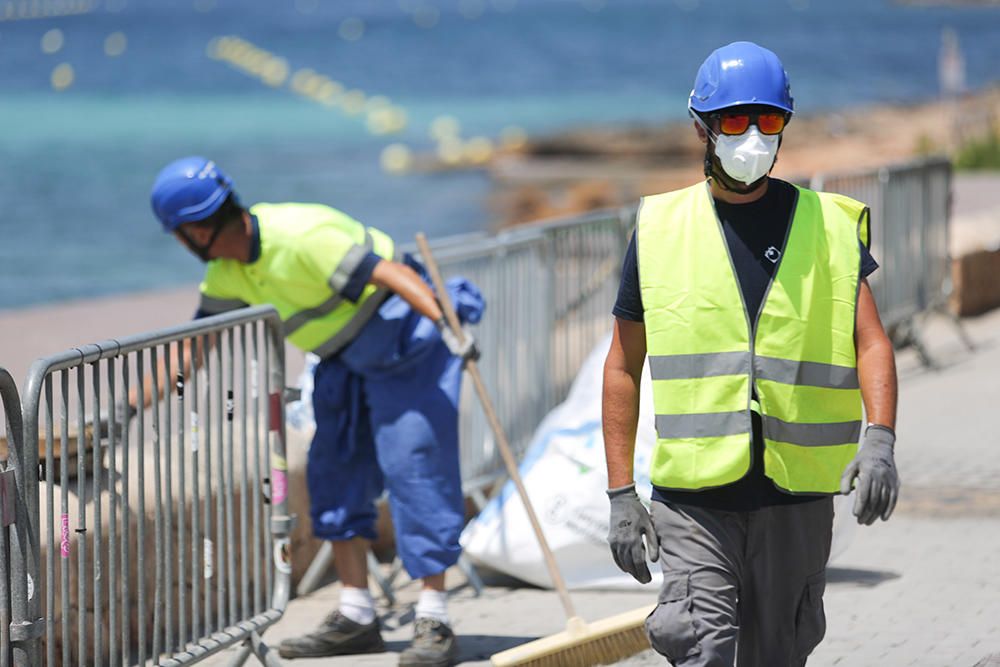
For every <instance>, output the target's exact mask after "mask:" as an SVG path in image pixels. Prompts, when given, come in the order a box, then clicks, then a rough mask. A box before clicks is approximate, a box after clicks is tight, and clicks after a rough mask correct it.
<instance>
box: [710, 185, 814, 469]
mask: <svg viewBox="0 0 1000 667" xmlns="http://www.w3.org/2000/svg"><path fill="white" fill-rule="evenodd" d="M705 187H706V189H707V191H708V201H709V203H710V204H711V205H712V213H713V215H714V216H715V224H716V227H717V228H718V230H719V236H720V237H722V245H723V246H724V247H725V249H726V257H727V258H728V259H729V269H730V271H732V273H733V279H734V280H735V281H736V291H737V292H738V293H739V295H740V303H741V304H743V316H744V317H745V318H746V321H747V338H748V340H749V341H750V361H749V365H750V368H749V369H748V371H749V372H748V378H749V387H748V388H747V418H748V419H747V421H748V422H749V424H748V425H749V427H750V467H749V468H748V469H747V472H746V473H744V476H746V475H747V474H748V473H749V472H750V471H751V470H753V464H754V456H753V450H754V446H753V417H752V416H751V415H750V412H751V405H752V403H753V392H754V382H755V373H754V359H755V358H756V355H757V352H756V341H757V322H758V321H759V320H760V314H761V313H762V312H764V305H765V304H766V303H767V297H768V296H769V295H770V294H771V285H773V284H774V279H775V277H777V275H778V271H780V270H781V262H782V261H783V260H784V259H785V248H787V247H788V237H789V236H791V234H792V222H793V221H794V220H795V211H796V209H797V208H798V205H799V189H798V187H796V188H795V198H794V199H793V200H792V212H791V214H790V215H789V218H788V227H787V228H786V229H785V238H784V240H783V241H782V242H781V255H780V256H779V257H778V263H777V264H775V266H774V273H772V274H771V277H770V278H769V279H768V281H767V287H766V288H765V289H764V298H762V299H761V300H760V306H758V307H757V313H756V315H755V316H754V319H753V322H751V321H750V311H749V309H748V308H747V302H746V299H745V298H744V297H743V286H742V285H741V284H740V276H739V274H738V273H737V272H736V265H735V264H734V263H733V254H732V252H731V251H730V249H729V241H728V240H727V239H726V230H725V229H723V228H722V221H721V220H720V219H719V212H718V211H717V210H716V209H715V198H714V197H712V188H711V185H709V183H708V182H707V181H706V183H705ZM768 187H770V184H769V186H768ZM759 402H760V400H759V398H758V403H759ZM762 410H763V408H762ZM760 429H761V439H762V440H763V438H764V415H763V414H761V416H760ZM765 446H766V445H765ZM741 479H742V478H741Z"/></svg>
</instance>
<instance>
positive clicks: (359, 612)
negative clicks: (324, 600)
mask: <svg viewBox="0 0 1000 667" xmlns="http://www.w3.org/2000/svg"><path fill="white" fill-rule="evenodd" d="M340 613H341V614H343V615H344V616H346V617H347V618H349V619H351V620H352V621H354V622H355V623H360V624H361V625H368V624H369V623H371V622H372V621H374V620H375V600H373V599H372V594H371V593H369V592H368V589H367V588H350V587H347V586H344V588H343V590H341V591H340Z"/></svg>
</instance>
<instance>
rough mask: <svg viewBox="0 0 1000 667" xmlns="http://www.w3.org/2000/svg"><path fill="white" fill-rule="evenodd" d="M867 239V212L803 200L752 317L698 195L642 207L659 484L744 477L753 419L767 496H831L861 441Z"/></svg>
mask: <svg viewBox="0 0 1000 667" xmlns="http://www.w3.org/2000/svg"><path fill="white" fill-rule="evenodd" d="M867 234H868V229H867V209H866V208H865V207H864V206H863V205H862V204H860V203H858V202H855V201H854V200H851V199H849V198H847V197H843V196H841V195H828V194H826V193H816V192H812V191H810V190H806V189H802V188H800V189H798V190H797V198H796V202H795V207H794V212H793V220H792V222H791V225H790V226H789V232H788V238H786V239H785V243H784V246H783V248H782V252H781V256H780V260H779V263H778V268H777V270H776V273H775V276H774V277H773V279H772V281H771V284H770V285H769V286H768V288H767V292H766V294H765V298H764V301H763V304H762V307H761V311H760V313H753V314H750V313H747V312H746V308H745V305H744V303H743V296H742V292H741V291H740V288H739V284H738V282H737V279H736V275H735V269H734V268H733V265H732V260H731V258H730V256H729V249H728V245H727V243H726V240H725V236H724V233H723V231H722V227H721V223H719V221H718V218H717V216H716V214H715V210H714V206H713V204H712V199H711V195H710V191H709V190H708V187H707V185H706V184H703V183H702V184H698V185H697V186H693V187H691V188H686V189H684V190H679V191H675V192H671V193H666V194H663V195H655V196H653V197H646V198H644V199H643V202H642V206H641V207H640V211H639V215H638V219H637V225H636V249H637V255H638V264H639V283H640V290H641V296H642V303H643V308H644V310H645V314H644V320H645V326H646V338H647V341H646V345H647V353H648V355H649V367H650V374H651V377H652V380H653V401H654V405H655V412H656V417H655V420H656V431H657V445H656V448H655V450H654V454H653V460H652V462H651V467H652V471H651V478H652V481H653V483H654V484H656V485H657V486H662V487H666V488H677V489H702V488H711V487H716V486H722V485H725V484H729V483H732V482H735V481H737V480H738V479H740V478H741V477H743V476H744V475H745V474H746V473H747V472H748V471H749V470H750V468H751V465H752V460H751V456H752V442H751V419H750V413H751V410H753V411H756V412H759V413H760V414H761V417H762V430H763V436H764V442H765V454H764V469H765V473H766V474H767V475H768V477H770V478H771V479H772V480H773V481H774V482H775V484H777V485H778V486H779V487H781V488H783V489H785V490H788V491H792V492H809V493H833V492H836V490H837V488H838V485H839V478H840V474H841V472H842V471H843V468H844V467H845V466H846V465H847V463H848V462H849V461H850V459H851V458H852V457H853V456H854V453H855V451H856V447H857V445H856V443H857V440H858V436H859V434H860V428H861V422H860V417H861V402H860V391H859V389H858V379H857V370H856V359H855V350H854V315H855V312H854V311H855V308H856V304H857V290H858V285H859V272H860V259H861V258H860V252H859V249H858V238H859V235H860V237H861V238H862V240H863V241H865V242H867ZM754 323H756V327H754ZM751 331H756V335H755V336H754V339H753V340H751V337H750V332H751ZM751 383H752V385H753V387H754V388H755V389H756V393H757V397H758V399H759V404H758V401H753V400H752V393H751Z"/></svg>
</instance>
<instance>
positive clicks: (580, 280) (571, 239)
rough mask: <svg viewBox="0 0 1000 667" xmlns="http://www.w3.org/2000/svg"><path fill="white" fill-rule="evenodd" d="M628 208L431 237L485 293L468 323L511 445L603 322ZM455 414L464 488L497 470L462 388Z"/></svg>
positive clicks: (521, 439) (561, 392)
mask: <svg viewBox="0 0 1000 667" xmlns="http://www.w3.org/2000/svg"><path fill="white" fill-rule="evenodd" d="M634 218H635V209H634V208H626V209H621V210H613V211H601V212H597V213H594V214H591V215H586V216H581V217H575V218H567V219H564V220H554V221H549V222H544V223H540V224H534V225H525V226H522V227H517V228H513V229H511V230H508V231H504V232H502V233H500V234H497V235H496V236H490V237H487V236H472V237H464V238H462V239H456V240H451V241H450V240H447V239H445V240H444V241H440V242H438V243H436V244H433V245H432V248H433V250H434V255H435V258H436V259H437V261H438V263H439V264H440V265H441V268H442V271H443V272H444V273H446V274H452V275H463V276H465V277H467V278H470V279H471V280H472V281H473V282H475V283H476V284H477V285H479V287H480V289H482V291H483V294H484V295H485V296H486V300H487V305H486V315H485V316H484V318H483V322H482V324H481V325H480V326H479V327H478V329H477V331H476V336H477V341H478V343H479V345H480V349H482V350H483V355H482V359H481V360H480V369H481V370H482V372H483V378H484V381H485V382H486V384H487V386H488V387H489V389H490V391H491V393H492V395H493V396H494V397H495V400H496V408H497V412H498V415H499V418H500V420H501V423H503V424H504V426H505V427H506V429H507V430H508V433H507V437H508V439H509V440H510V442H511V444H512V446H513V447H514V448H515V449H517V450H519V451H523V449H524V448H525V447H526V446H527V445H528V443H529V442H530V439H531V436H532V433H533V432H534V430H535V427H536V426H537V425H538V423H539V422H540V421H541V420H542V418H543V417H544V416H545V415H546V414H547V413H548V412H549V411H550V410H551V409H552V408H554V407H555V406H556V405H558V403H559V402H560V401H562V400H563V399H564V398H565V397H566V394H567V393H568V391H569V386H570V384H571V383H572V382H573V380H574V379H575V377H576V374H577V371H578V370H579V368H580V365H581V364H582V363H583V360H584V359H585V358H586V356H587V355H588V354H589V353H590V351H591V350H592V349H593V347H594V345H596V344H597V342H598V341H599V340H600V339H601V338H603V337H604V336H606V335H607V334H608V332H609V331H610V322H611V305H612V303H613V302H614V297H615V294H616V293H617V289H618V279H619V276H620V273H621V261H622V256H623V255H624V251H625V244H626V242H627V240H628V232H629V230H630V229H631V226H632V224H633V220H634ZM466 398H467V399H468V400H465V399H463V400H464V402H465V405H467V406H472V407H469V408H467V409H464V410H463V411H462V414H461V420H460V442H461V443H462V444H461V448H462V449H461V460H462V479H463V481H464V486H465V489H466V491H467V492H471V491H475V490H478V489H482V488H484V487H485V486H488V485H489V484H490V483H492V482H493V481H495V480H496V479H497V477H498V476H500V475H501V474H502V470H503V462H502V460H501V459H500V454H499V452H498V451H497V450H496V448H495V447H494V442H493V436H492V434H491V432H490V429H489V426H488V424H487V423H486V420H485V418H484V416H483V414H482V411H481V410H479V409H478V408H477V407H476V406H475V403H474V400H473V399H472V397H471V396H467V397H466Z"/></svg>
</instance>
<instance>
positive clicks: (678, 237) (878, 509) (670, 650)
mask: <svg viewBox="0 0 1000 667" xmlns="http://www.w3.org/2000/svg"><path fill="white" fill-rule="evenodd" d="M689 110H690V113H691V115H692V117H693V118H694V124H695V129H696V131H697V132H698V136H699V137H700V138H701V140H702V142H704V143H705V144H706V152H705V163H704V168H705V176H706V177H707V181H706V182H700V183H697V184H695V185H692V186H690V187H687V188H684V189H681V190H676V191H673V192H667V193H664V194H658V195H653V196H649V197H645V198H643V200H642V204H641V206H640V209H639V213H638V216H637V220H636V230H635V234H634V235H633V237H632V240H631V242H630V244H629V247H628V250H627V253H626V258H625V262H624V270H623V274H622V280H621V286H620V289H619V294H618V299H617V302H616V304H615V307H614V315H615V326H614V335H613V339H612V343H611V348H610V350H609V352H608V356H607V360H606V362H605V367H604V394H603V395H604V403H603V418H604V439H605V447H606V452H607V464H608V486H609V489H608V496H609V497H610V499H611V522H610V533H609V536H608V540H609V542H610V545H611V550H612V554H613V556H614V559H615V562H616V563H617V565H618V566H619V567H620V568H621V569H622V570H624V571H625V572H627V573H629V574H631V575H632V576H633V577H635V578H636V579H637V580H639V581H640V582H643V583H646V582H649V581H650V580H651V577H650V573H649V569H648V567H647V564H646V560H647V557H648V558H649V559H650V560H653V561H656V560H659V563H660V566H661V568H662V570H663V587H662V589H661V591H660V594H659V599H658V604H657V606H656V607H655V609H654V610H653V612H652V613H651V614H650V615H649V617H648V619H647V620H646V631H647V633H648V635H649V639H650V642H651V644H652V646H653V648H654V649H655V650H656V651H658V652H659V653H661V654H663V655H664V656H666V658H667V660H669V661H670V662H671V663H672V664H673V665H677V666H683V667H710V666H711V667H716V666H719V667H721V666H728V667H732V665H734V664H739V665H740V667H778V666H780V667H786V666H790V665H804V664H805V662H806V659H807V657H808V656H809V654H810V653H811V652H812V650H813V649H814V648H815V647H816V646H817V645H818V644H819V642H820V640H821V639H822V638H823V635H824V632H825V628H826V623H825V617H824V613H823V592H824V587H825V572H826V561H827V559H828V557H829V554H830V541H831V537H832V523H833V497H832V496H833V495H834V494H836V493H838V492H841V493H848V492H850V490H851V487H852V485H853V484H855V482H856V483H857V489H856V494H857V495H856V499H855V503H854V510H853V511H854V514H855V515H857V519H858V521H859V522H860V523H863V524H866V525H870V524H871V523H872V522H874V521H875V519H876V518H878V517H880V516H881V517H882V519H883V520H885V519H888V518H889V515H890V514H891V513H892V510H893V507H894V505H895V503H896V495H897V493H898V489H899V479H898V477H897V475H896V469H895V464H894V459H893V445H894V441H895V435H894V433H893V427H894V424H895V412H896V371H895V362H894V358H893V350H892V346H891V344H890V342H889V340H888V338H887V336H886V334H885V332H884V331H883V328H882V324H881V322H880V320H879V315H878V312H877V310H876V307H875V302H874V300H873V299H872V293H871V290H870V289H869V287H868V282H867V280H866V277H867V276H868V275H870V274H871V273H872V271H874V270H875V269H876V268H877V264H876V263H875V260H874V259H873V258H872V257H871V255H870V254H869V252H868V248H867V240H868V224H869V220H868V215H869V214H868V209H867V208H866V207H865V206H864V204H862V203H860V202H857V201H854V200H853V199H849V198H847V197H844V196H841V195H835V194H828V193H822V192H813V191H811V190H808V189H806V188H801V187H797V186H794V185H791V184H789V183H786V182H784V181H781V180H778V179H775V178H771V177H770V176H769V173H770V171H771V168H772V166H773V165H774V161H775V158H776V156H777V153H778V148H779V146H780V145H781V137H782V131H783V130H784V128H785V125H786V123H788V121H789V120H790V119H791V116H792V112H793V104H792V97H791V95H790V89H789V84H788V79H787V75H786V73H785V69H784V67H783V66H782V64H781V62H780V61H779V60H778V58H777V56H775V54H774V53H772V52H771V51H768V50H767V49H764V48H762V47H760V46H758V45H756V44H752V43H749V42H736V43H733V44H729V45H727V46H724V47H722V48H720V49H718V50H716V51H715V52H713V53H712V54H711V55H710V56H709V57H708V59H707V60H706V61H705V62H704V64H703V65H702V66H701V68H700V69H699V70H698V74H697V78H696V79H695V84H694V90H692V91H691V96H690V100H689ZM647 357H648V359H649V370H650V374H651V376H652V387H653V403H654V406H655V415H656V417H655V419H656V423H655V427H656V443H655V448H654V450H653V455H652V459H651V474H650V477H651V480H652V483H653V489H652V503H651V508H650V512H648V513H647V510H646V508H645V507H644V506H643V504H642V503H641V502H640V500H639V497H638V495H637V494H636V491H635V483H634V481H633V455H634V445H635V435H636V426H637V422H638V414H639V386H640V376H641V373H642V369H643V364H644V361H645V359H646V358H647ZM862 402H863V403H864V408H865V413H866V415H867V422H868V423H867V426H863V424H862ZM859 438H860V439H861V441H862V446H861V449H860V451H859V450H858V440H859ZM643 538H645V544H644V543H643Z"/></svg>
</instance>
